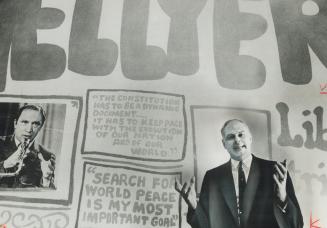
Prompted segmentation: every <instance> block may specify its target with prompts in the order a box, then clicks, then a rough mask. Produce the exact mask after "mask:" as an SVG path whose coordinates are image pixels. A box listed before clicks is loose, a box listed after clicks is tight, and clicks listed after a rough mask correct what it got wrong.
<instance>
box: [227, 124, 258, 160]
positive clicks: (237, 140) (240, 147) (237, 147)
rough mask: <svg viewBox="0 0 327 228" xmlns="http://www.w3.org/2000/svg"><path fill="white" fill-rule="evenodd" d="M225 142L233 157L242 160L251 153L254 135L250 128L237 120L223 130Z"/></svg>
mask: <svg viewBox="0 0 327 228" xmlns="http://www.w3.org/2000/svg"><path fill="white" fill-rule="evenodd" d="M222 141H223V144H224V147H225V148H226V150H227V151H228V153H229V154H230V156H231V158H233V159H235V160H237V161H242V160H244V159H246V158H247V157H249V156H250V155H251V144H252V135H251V133H250V130H249V128H248V127H247V126H246V125H245V124H244V123H241V122H239V121H237V120H235V121H232V122H230V123H228V124H227V126H226V127H225V129H224V130H223V140H222Z"/></svg>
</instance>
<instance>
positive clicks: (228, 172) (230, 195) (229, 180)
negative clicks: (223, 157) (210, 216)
mask: <svg viewBox="0 0 327 228" xmlns="http://www.w3.org/2000/svg"><path fill="white" fill-rule="evenodd" d="M225 166H226V167H224V169H223V170H224V173H223V175H221V177H220V178H219V181H220V184H219V186H220V188H221V192H222V195H223V196H224V199H225V202H226V204H227V206H228V208H229V210H230V211H231V213H232V215H233V218H234V221H235V224H238V216H237V200H236V193H235V186H234V181H233V175H232V167H231V161H229V162H228V163H226V164H225Z"/></svg>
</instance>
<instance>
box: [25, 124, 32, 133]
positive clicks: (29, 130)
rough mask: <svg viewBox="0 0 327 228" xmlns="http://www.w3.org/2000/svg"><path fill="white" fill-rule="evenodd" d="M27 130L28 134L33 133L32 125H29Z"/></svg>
mask: <svg viewBox="0 0 327 228" xmlns="http://www.w3.org/2000/svg"><path fill="white" fill-rule="evenodd" d="M25 130H26V131H27V132H32V131H33V125H32V124H27V125H26V128H25Z"/></svg>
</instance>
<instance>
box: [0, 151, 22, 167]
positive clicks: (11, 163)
mask: <svg viewBox="0 0 327 228" xmlns="http://www.w3.org/2000/svg"><path fill="white" fill-rule="evenodd" d="M21 153H22V148H21V146H19V147H18V148H17V150H16V151H15V152H14V153H13V154H12V155H10V157H8V158H7V159H6V160H5V161H4V162H3V167H4V168H5V169H9V168H13V167H15V166H16V165H17V164H19V163H20V162H21V161H22V159H24V158H25V157H26V154H25V156H24V157H23V158H20V156H21Z"/></svg>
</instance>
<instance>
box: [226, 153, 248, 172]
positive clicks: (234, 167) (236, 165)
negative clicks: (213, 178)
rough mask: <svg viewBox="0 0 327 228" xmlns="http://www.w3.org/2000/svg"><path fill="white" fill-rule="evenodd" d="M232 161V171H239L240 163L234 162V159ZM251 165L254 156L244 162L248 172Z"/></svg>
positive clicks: (243, 164)
mask: <svg viewBox="0 0 327 228" xmlns="http://www.w3.org/2000/svg"><path fill="white" fill-rule="evenodd" d="M231 161H232V169H238V165H239V163H240V161H237V160H234V159H232V158H231ZM251 164H252V154H251V155H250V156H249V157H247V158H246V159H244V160H243V161H242V166H243V168H245V169H247V170H250V167H251Z"/></svg>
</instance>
